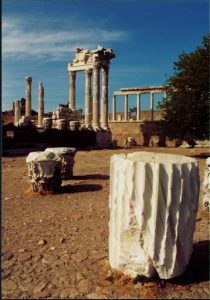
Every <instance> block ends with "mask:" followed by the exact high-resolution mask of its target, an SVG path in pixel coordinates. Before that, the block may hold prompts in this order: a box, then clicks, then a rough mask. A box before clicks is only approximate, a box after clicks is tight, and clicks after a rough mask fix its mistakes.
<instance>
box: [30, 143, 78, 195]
mask: <svg viewBox="0 0 210 300" xmlns="http://www.w3.org/2000/svg"><path fill="white" fill-rule="evenodd" d="M76 151H77V150H76V148H67V147H55V148H46V149H45V151H36V152H30V153H29V155H28V156H27V158H26V162H27V165H28V176H29V180H30V183H31V186H32V190H33V191H34V192H38V193H40V194H47V193H55V192H58V191H59V189H60V187H61V184H62V180H68V179H71V178H72V177H73V167H74V157H75V154H76Z"/></svg>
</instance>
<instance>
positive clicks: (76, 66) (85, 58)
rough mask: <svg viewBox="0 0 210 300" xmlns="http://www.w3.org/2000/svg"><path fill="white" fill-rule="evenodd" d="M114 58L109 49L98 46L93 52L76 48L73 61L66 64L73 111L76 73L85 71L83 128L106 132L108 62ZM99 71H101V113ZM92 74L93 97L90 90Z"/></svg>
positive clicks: (70, 103) (70, 105) (70, 106)
mask: <svg viewBox="0 0 210 300" xmlns="http://www.w3.org/2000/svg"><path fill="white" fill-rule="evenodd" d="M114 57H115V54H114V53H113V50H112V49H111V48H109V49H105V48H103V47H100V46H98V48H97V49H95V50H87V49H81V48H77V49H76V55H75V59H73V62H72V63H69V64H68V68H67V70H68V73H69V108H70V109H72V110H75V104H76V99H75V94H76V73H77V72H78V71H85V127H86V128H91V129H93V130H95V131H100V130H108V75H109V66H110V60H111V59H112V58H114ZM100 71H102V89H101V90H102V96H101V112H100ZM92 74H93V95H92V90H91V79H92ZM92 99H93V100H92ZM91 101H92V103H91ZM91 104H92V105H91ZM100 121H101V122H100Z"/></svg>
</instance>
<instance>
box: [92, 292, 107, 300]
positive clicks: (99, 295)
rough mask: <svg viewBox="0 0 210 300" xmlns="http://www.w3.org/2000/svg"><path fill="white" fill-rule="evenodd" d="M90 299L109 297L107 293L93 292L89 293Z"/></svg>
mask: <svg viewBox="0 0 210 300" xmlns="http://www.w3.org/2000/svg"><path fill="white" fill-rule="evenodd" d="M87 298H88V299H107V297H106V296H105V295H102V294H97V293H91V294H88V295H87Z"/></svg>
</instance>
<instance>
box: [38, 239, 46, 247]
mask: <svg viewBox="0 0 210 300" xmlns="http://www.w3.org/2000/svg"><path fill="white" fill-rule="evenodd" d="M46 243H47V241H46V240H39V241H38V243H37V245H39V246H41V245H45V244H46Z"/></svg>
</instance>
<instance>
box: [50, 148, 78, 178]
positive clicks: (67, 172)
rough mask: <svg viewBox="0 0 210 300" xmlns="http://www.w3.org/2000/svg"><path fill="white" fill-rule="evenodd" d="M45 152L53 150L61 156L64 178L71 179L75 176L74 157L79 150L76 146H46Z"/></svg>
mask: <svg viewBox="0 0 210 300" xmlns="http://www.w3.org/2000/svg"><path fill="white" fill-rule="evenodd" d="M45 152H53V153H55V154H56V155H58V156H60V158H61V160H62V170H61V176H62V179H66V180H67V179H71V178H72V177H73V167H74V157H75V154H76V152H77V149H76V148H68V147H54V148H46V149H45Z"/></svg>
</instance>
